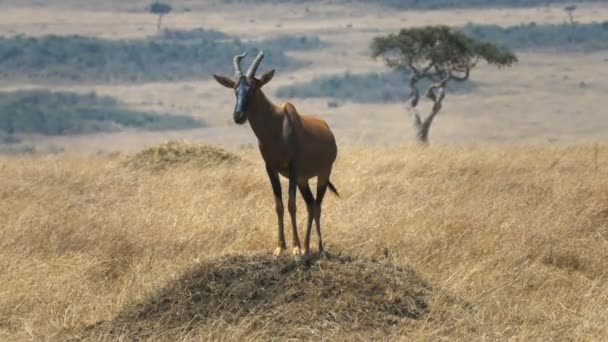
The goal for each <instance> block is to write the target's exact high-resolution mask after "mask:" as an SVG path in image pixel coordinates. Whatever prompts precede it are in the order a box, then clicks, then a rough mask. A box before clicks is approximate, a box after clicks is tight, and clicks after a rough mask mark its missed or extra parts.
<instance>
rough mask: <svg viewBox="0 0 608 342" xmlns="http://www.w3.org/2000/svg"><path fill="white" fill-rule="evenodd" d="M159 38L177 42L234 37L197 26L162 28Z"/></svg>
mask: <svg viewBox="0 0 608 342" xmlns="http://www.w3.org/2000/svg"><path fill="white" fill-rule="evenodd" d="M159 38H161V39H167V40H174V41H179V42H196V41H201V40H211V41H217V40H222V39H234V37H232V36H230V35H228V34H226V33H224V32H221V31H216V30H207V29H203V28H197V29H193V30H178V29H164V30H163V31H162V33H161V34H160V35H159Z"/></svg>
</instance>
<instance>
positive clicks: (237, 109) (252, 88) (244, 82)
mask: <svg viewBox="0 0 608 342" xmlns="http://www.w3.org/2000/svg"><path fill="white" fill-rule="evenodd" d="M246 55H247V52H245V53H243V54H242V55H236V56H234V59H233V61H232V64H233V67H234V80H233V79H232V78H229V77H225V76H219V75H216V74H213V77H214V78H215V80H216V81H217V82H218V83H219V84H221V85H223V86H224V87H226V88H231V89H233V90H234V93H235V95H236V105H235V106H234V114H233V115H234V122H236V123H237V124H239V125H242V124H244V123H245V121H247V112H248V109H249V108H248V105H249V104H250V103H251V99H252V98H253V97H255V95H256V94H258V92H260V91H261V89H262V87H263V86H264V85H265V84H266V83H268V82H270V80H271V79H272V77H273V76H274V69H272V70H270V71H268V72H266V73H264V74H263V75H262V77H260V78H256V77H255V72H256V71H257V69H258V67H259V66H260V63H262V59H264V53H263V52H262V51H260V52H259V53H258V55H257V57H256V58H255V59H254V60H253V62H252V63H251V66H249V69H248V70H247V72H246V73H245V75H243V72H242V71H241V60H242V59H243V58H245V56H246Z"/></svg>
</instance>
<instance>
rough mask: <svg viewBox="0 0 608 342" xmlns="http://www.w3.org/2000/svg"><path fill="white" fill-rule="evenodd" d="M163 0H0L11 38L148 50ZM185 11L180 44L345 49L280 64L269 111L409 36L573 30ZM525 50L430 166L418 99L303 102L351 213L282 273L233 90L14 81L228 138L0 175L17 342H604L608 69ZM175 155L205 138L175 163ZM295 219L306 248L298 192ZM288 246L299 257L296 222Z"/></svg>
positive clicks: (597, 7) (270, 208) (1, 260)
mask: <svg viewBox="0 0 608 342" xmlns="http://www.w3.org/2000/svg"><path fill="white" fill-rule="evenodd" d="M146 4H147V1H143V0H137V1H131V2H126V1H117V0H108V1H105V2H92V1H90V2H82V1H75V0H52V1H41V0H23V1H19V2H12V3H11V2H2V3H1V4H0V9H2V10H1V11H0V34H2V35H12V34H18V33H25V34H29V35H42V34H49V33H57V34H74V33H78V34H86V35H94V36H100V37H105V38H109V39H121V38H137V37H144V36H147V35H150V34H153V33H154V30H155V23H156V19H155V17H153V16H151V15H149V14H147V13H145V11H143V10H142V8H144V7H145V5H146ZM172 4H174V8H175V11H174V13H172V14H170V15H169V16H167V17H166V18H165V19H164V23H165V25H166V26H167V27H170V28H184V29H188V28H195V27H205V28H213V29H218V30H222V31H225V32H227V33H229V34H234V35H238V36H241V37H243V38H246V39H258V38H267V37H270V36H274V35H278V34H285V33H298V34H311V35H318V36H320V37H321V39H323V40H325V41H327V42H329V43H331V45H330V46H329V47H328V48H326V49H322V50H319V51H306V52H293V53H290V54H292V55H293V56H295V57H297V58H300V59H303V60H306V61H311V62H312V64H311V66H310V67H308V68H305V69H303V70H298V71H296V72H292V71H289V70H277V75H276V76H275V79H274V80H273V81H272V83H270V84H269V85H268V87H267V88H268V89H267V93H268V94H269V96H270V97H271V98H273V99H275V96H274V95H272V93H273V92H274V90H276V89H277V88H278V87H279V86H282V85H288V84H293V83H295V82H301V81H307V80H310V79H312V78H314V77H317V76H321V75H328V74H334V73H342V72H344V71H347V70H349V71H351V72H368V71H377V72H380V71H383V70H386V68H385V67H384V66H383V65H382V64H381V63H380V62H379V61H374V60H372V59H370V58H369V56H368V55H367V52H366V51H367V50H366V49H367V46H368V44H369V41H370V39H371V38H372V37H374V36H376V35H380V34H386V33H389V32H395V31H397V30H398V29H399V28H402V27H407V26H418V25H427V24H449V25H463V24H466V23H467V22H469V21H470V22H474V23H497V24H500V25H513V24H518V23H524V22H530V21H536V22H537V23H542V22H551V23H557V22H563V21H564V20H565V19H566V17H565V14H564V12H563V10H562V9H561V7H556V6H551V7H542V8H541V7H539V8H522V9H467V10H453V11H447V10H439V11H395V10H388V9H386V8H378V7H374V6H370V5H361V4H359V5H357V4H350V5H348V6H346V5H343V4H339V3H336V2H332V1H328V2H326V3H322V4H321V5H317V6H309V8H308V10H307V9H306V7H307V5H276V4H273V5H262V6H251V5H225V4H221V3H219V2H217V1H194V0H175V1H172ZM186 9H188V11H186ZM576 13H577V16H576V18H577V20H579V21H581V22H590V21H594V20H605V19H606V18H607V17H608V6H606V5H605V4H599V3H598V4H591V5H579V9H578V10H577V12H576ZM349 24H350V25H351V26H350V27H349V26H348V25H349ZM336 56H340V58H336ZM518 56H519V59H520V62H519V63H518V64H516V65H515V66H514V67H512V68H510V69H504V70H496V69H493V68H490V67H487V66H480V67H478V68H477V69H475V70H474V71H473V73H472V78H473V79H474V80H476V81H478V82H481V83H482V84H483V87H480V88H479V89H478V90H476V91H475V92H473V93H470V94H467V95H459V96H455V95H451V94H449V95H448V97H447V98H446V100H445V102H444V107H443V110H442V112H441V114H440V115H439V116H438V117H437V119H436V121H435V124H434V125H433V127H432V129H431V133H430V140H431V146H430V147H428V148H420V147H418V146H416V145H413V144H412V142H413V136H414V132H413V129H412V128H411V123H410V121H409V119H408V118H407V116H406V112H405V108H404V106H403V105H402V104H380V103H374V104H357V103H349V102H345V103H341V104H340V106H339V107H337V108H328V106H327V100H328V99H306V100H304V99H293V102H294V104H295V105H296V107H297V108H298V109H299V110H301V111H302V112H305V113H316V114H317V115H319V116H321V117H322V118H324V119H325V120H327V121H328V122H329V124H330V125H331V127H332V129H333V131H334V133H335V135H336V138H337V141H338V149H339V152H338V160H337V162H336V164H335V166H334V170H333V173H332V182H333V183H334V184H335V185H336V187H337V188H338V190H339V192H340V194H341V196H342V197H341V198H337V197H335V196H333V195H332V194H328V195H327V196H326V197H325V198H326V200H325V201H324V207H323V220H322V223H323V234H324V235H323V238H324V242H325V244H326V248H327V249H328V251H329V253H330V254H329V256H327V257H322V258H315V259H313V260H312V262H311V264H306V263H304V262H302V261H299V260H296V259H294V258H293V257H291V256H285V257H282V258H279V259H277V260H275V261H273V260H272V258H271V252H272V251H273V250H274V247H275V245H276V238H277V228H276V214H275V210H274V200H273V196H272V191H271V187H270V184H269V181H268V179H267V177H266V174H265V171H264V167H263V164H262V160H261V158H260V156H259V152H258V151H257V149H255V148H252V147H251V145H254V144H255V136H254V135H253V133H252V132H251V130H250V128H249V126H248V125H244V126H236V125H234V123H232V119H231V110H232V108H233V105H234V98H233V94H230V92H229V91H227V90H225V89H223V88H222V87H220V86H219V85H217V83H215V81H213V80H212V79H211V75H210V77H209V79H203V80H198V81H180V82H159V83H146V84H78V85H70V86H66V85H53V84H21V83H19V84H15V83H3V84H2V86H1V87H0V88H1V89H2V90H14V89H24V88H39V87H42V88H51V89H62V90H70V91H77V92H90V91H96V92H97V93H99V94H104V95H110V96H115V97H117V98H118V99H120V100H121V101H124V102H126V103H127V104H129V105H131V106H132V107H134V108H143V109H146V110H157V111H163V112H174V113H188V114H191V115H194V116H198V117H201V118H204V119H205V120H207V121H208V122H209V123H210V124H211V126H210V127H207V128H202V129H196V130H189V131H175V132H162V133H160V132H137V131H123V132H115V133H104V134H91V135H83V136H62V137H40V136H38V137H29V140H28V142H29V143H33V144H35V145H36V146H37V147H40V148H41V149H42V150H44V148H47V147H49V146H55V147H60V148H62V149H64V150H65V152H64V153H61V154H56V155H44V154H41V155H32V156H16V157H8V156H2V157H0V285H1V286H0V341H29V340H36V341H39V340H42V341H45V340H49V341H64V340H69V341H79V340H94V341H98V340H101V341H106V340H108V341H131V340H151V341H176V340H185V341H209V340H222V341H224V340H260V341H261V340H264V341H266V340H293V339H297V340H315V341H317V340H344V341H346V340H348V341H351V340H387V341H394V340H404V341H411V340H414V341H438V340H461V341H493V340H510V341H512V340H514V341H528V340H536V341H540V340H542V341H546V340H568V341H571V340H576V341H604V340H606V339H607V337H608V310H607V308H608V263H607V262H606V261H607V260H608V177H607V176H608V144H606V140H605V139H606V134H605V132H606V131H607V130H608V120H606V116H605V108H606V104H607V103H606V95H605V94H606V92H607V91H608V80H606V78H605V76H604V75H603V74H602V72H601V71H602V70H604V69H605V68H606V66H607V65H608V62H607V61H608V51H600V52H594V53H589V54H584V53H575V52H573V53H550V52H535V51H528V52H521V53H518ZM230 67H231V65H230V63H227V65H226V69H225V70H218V73H224V74H229V73H230ZM271 67H272V66H270V65H264V64H262V66H261V69H260V70H261V71H262V72H263V71H265V70H267V69H270V68H271ZM581 82H585V83H586V85H587V86H586V87H580V86H579V85H580V83H581ZM276 100H277V102H278V101H280V100H284V99H276ZM169 139H173V140H182V139H185V140H187V141H190V142H193V143H195V144H192V145H181V144H177V143H176V144H168V145H167V144H166V145H162V146H159V145H158V144H159V143H161V142H163V141H166V140H169ZM205 144H212V145H217V146H221V147H223V148H226V150H227V151H228V152H226V151H218V150H217V149H216V148H215V147H213V146H211V145H205ZM150 146H151V147H150ZM145 147H149V148H148V149H144V148H145ZM98 152H104V153H98ZM283 188H284V189H285V188H286V182H285V180H283ZM285 192H286V191H285V190H284V193H285ZM284 196H286V194H285V195H284ZM298 206H299V212H298V222H299V227H300V236H302V233H303V230H304V224H305V221H306V209H305V206H304V203H303V201H302V200H301V198H300V195H298ZM286 234H287V241H288V242H289V241H290V240H291V234H290V229H289V225H287V229H286ZM312 245H313V246H316V237H313V241H312ZM313 250H316V249H315V248H313Z"/></svg>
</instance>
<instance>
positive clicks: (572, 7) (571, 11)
mask: <svg viewBox="0 0 608 342" xmlns="http://www.w3.org/2000/svg"><path fill="white" fill-rule="evenodd" d="M564 11H566V13H568V19H570V25H574V11H576V6H575V5H570V6H566V7H564Z"/></svg>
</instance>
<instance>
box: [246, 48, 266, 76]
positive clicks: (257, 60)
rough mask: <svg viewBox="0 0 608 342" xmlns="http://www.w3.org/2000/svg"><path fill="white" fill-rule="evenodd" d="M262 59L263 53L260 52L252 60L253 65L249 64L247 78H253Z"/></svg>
mask: <svg viewBox="0 0 608 342" xmlns="http://www.w3.org/2000/svg"><path fill="white" fill-rule="evenodd" d="M262 59H264V52H263V51H260V52H258V55H257V56H256V57H255V59H254V60H253V63H251V66H250V67H249V70H247V77H253V76H255V72H256V71H257V70H258V66H260V63H262Z"/></svg>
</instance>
